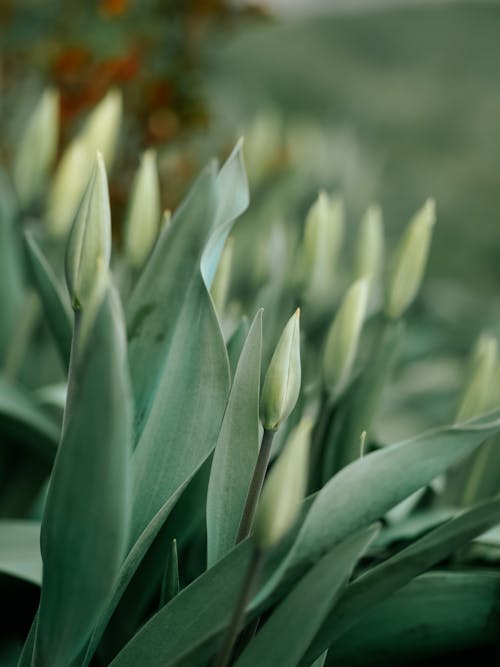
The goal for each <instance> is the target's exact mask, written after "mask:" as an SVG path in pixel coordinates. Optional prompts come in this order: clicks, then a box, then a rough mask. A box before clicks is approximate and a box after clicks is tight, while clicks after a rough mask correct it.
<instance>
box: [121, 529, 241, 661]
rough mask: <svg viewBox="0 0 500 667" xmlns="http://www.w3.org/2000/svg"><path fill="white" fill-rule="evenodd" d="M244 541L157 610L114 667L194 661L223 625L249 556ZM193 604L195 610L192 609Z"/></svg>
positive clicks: (124, 649)
mask: <svg viewBox="0 0 500 667" xmlns="http://www.w3.org/2000/svg"><path fill="white" fill-rule="evenodd" d="M250 553H251V545H250V543H249V541H248V540H247V541H245V542H243V543H242V544H240V545H238V547H236V549H233V550H232V551H231V552H230V553H229V554H228V555H227V556H226V557H225V558H223V559H222V560H221V561H219V562H218V563H217V564H216V565H214V567H211V568H210V569H209V570H207V571H206V572H205V573H204V574H202V575H201V576H200V577H198V579H196V580H195V581H194V582H193V583H192V584H190V585H189V586H188V587H187V588H184V589H183V590H182V591H181V592H180V593H179V594H178V595H176V596H175V598H174V599H173V600H172V601H171V602H169V603H168V604H167V605H165V606H164V607H163V608H162V609H160V611H158V612H157V613H156V614H155V615H154V616H152V617H151V618H150V619H149V621H148V622H147V623H146V624H145V625H144V626H143V627H142V629H141V630H139V632H138V633H137V634H136V635H135V636H134V637H133V638H132V639H131V640H130V642H129V643H128V644H126V646H125V647H124V648H123V649H122V651H121V652H120V653H119V654H118V655H117V656H116V658H115V659H114V660H113V662H112V663H111V664H112V665H113V667H132V665H133V666H134V667H135V666H136V665H148V667H155V666H156V665H158V667H174V665H175V667H180V666H181V665H183V666H184V667H188V665H189V666H191V667H194V666H195V665H198V664H199V660H200V656H201V660H202V661H203V659H204V656H205V655H206V651H207V648H206V647H207V644H210V645H211V644H213V639H214V636H216V635H217V633H220V632H222V631H223V629H224V627H225V626H226V625H227V624H228V623H229V618H230V615H231V613H232V610H233V607H234V605H235V604H236V599H237V596H238V594H239V591H240V587H241V583H242V580H243V577H244V574H245V569H246V567H248V564H249V562H250ZM193 610H196V611H195V613H193Z"/></svg>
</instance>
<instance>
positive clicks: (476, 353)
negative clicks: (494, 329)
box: [457, 333, 498, 422]
mask: <svg viewBox="0 0 500 667" xmlns="http://www.w3.org/2000/svg"><path fill="white" fill-rule="evenodd" d="M497 365H498V341H497V339H496V338H495V336H492V335H491V334H487V333H483V334H481V336H480V337H479V339H478V341H477V343H476V345H475V348H474V350H473V353H472V358H471V364H470V371H469V380H468V382H467V384H466V386H465V389H464V392H463V395H462V399H461V401H460V406H459V409H458V412H457V421H459V422H461V421H465V420H467V419H472V418H473V417H478V416H479V415H481V414H484V413H485V412H487V411H488V410H489V409H490V408H493V407H494V406H493V405H491V397H492V394H493V389H494V381H495V375H496V371H497Z"/></svg>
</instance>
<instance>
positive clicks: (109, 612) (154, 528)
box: [82, 482, 187, 667]
mask: <svg viewBox="0 0 500 667" xmlns="http://www.w3.org/2000/svg"><path fill="white" fill-rule="evenodd" d="M186 486H187V482H186V484H185V485H184V486H183V487H181V488H180V489H179V491H178V493H177V494H175V495H174V496H172V497H171V498H170V500H169V501H167V502H166V503H165V505H163V507H162V509H161V511H160V512H158V514H157V515H156V516H155V518H154V519H153V520H152V521H151V522H150V523H149V525H148V527H147V528H146V530H144V531H143V532H142V534H141V536H140V538H139V539H138V540H137V541H136V543H135V544H134V546H133V547H132V549H131V550H130V552H129V553H128V555H127V557H126V559H125V561H124V563H123V565H122V567H121V568H120V571H119V573H118V578H117V579H116V581H115V582H114V585H113V590H112V592H111V595H110V598H109V600H108V602H107V604H106V606H105V607H104V609H103V610H102V613H101V615H100V616H99V618H98V620H97V622H96V623H95V627H94V631H93V633H92V636H91V638H90V642H89V645H88V647H87V651H86V654H85V659H84V661H83V663H82V665H83V667H86V666H87V665H89V663H90V661H91V659H92V656H93V655H94V653H95V651H96V649H97V647H98V646H99V642H100V641H101V639H102V637H103V634H104V632H105V630H106V627H107V625H108V623H109V621H110V619H111V617H112V616H113V613H114V612H115V610H116V608H117V607H118V604H119V603H120V600H121V599H122V597H123V595H124V593H125V591H126V589H127V587H128V585H129V583H130V582H131V581H132V578H133V576H134V574H135V573H136V572H137V570H138V568H139V565H140V564H141V563H142V561H143V559H144V557H145V555H146V553H147V551H148V549H149V547H150V546H151V545H152V544H153V542H154V540H155V537H156V536H157V535H158V533H159V531H160V529H161V527H162V525H163V524H164V521H165V519H166V517H167V516H168V515H169V513H170V512H171V511H172V509H173V507H174V505H175V503H176V502H177V500H178V498H179V496H180V495H181V493H182V491H184V489H185V488H186Z"/></svg>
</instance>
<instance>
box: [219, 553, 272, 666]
mask: <svg viewBox="0 0 500 667" xmlns="http://www.w3.org/2000/svg"><path fill="white" fill-rule="evenodd" d="M261 562H262V552H261V551H260V549H256V548H254V549H253V552H252V557H251V559H250V563H249V564H248V569H247V572H246V575H245V579H244V580H243V584H242V586H241V590H240V594H239V597H238V601H237V602H236V606H235V608H234V611H233V615H232V617H231V621H230V623H229V626H228V629H227V631H226V634H225V637H224V641H223V643H222V646H221V649H220V651H219V653H218V654H217V657H216V658H215V660H214V662H213V665H212V667H227V665H229V661H230V660H231V656H232V655H233V650H234V645H235V643H236V639H237V638H238V634H239V632H240V629H241V626H242V623H243V619H244V616H245V608H246V606H247V603H248V600H249V599H250V595H251V593H252V588H253V587H254V584H255V580H256V577H257V574H258V571H259V569H260V565H261Z"/></svg>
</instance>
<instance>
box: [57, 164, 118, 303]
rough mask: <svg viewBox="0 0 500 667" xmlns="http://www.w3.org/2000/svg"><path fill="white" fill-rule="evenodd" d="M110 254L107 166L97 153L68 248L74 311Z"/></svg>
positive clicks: (86, 296) (87, 297)
mask: <svg viewBox="0 0 500 667" xmlns="http://www.w3.org/2000/svg"><path fill="white" fill-rule="evenodd" d="M110 255H111V213H110V207H109V195H108V181H107V178H106V168H105V166H104V160H103V158H102V155H101V154H100V153H98V154H97V157H96V161H95V165H94V169H93V171H92V175H91V177H90V181H89V184H88V186H87V189H86V190H85V194H84V195H83V198H82V201H81V203H80V206H79V208H78V211H77V214H76V217H75V220H74V222H73V226H72V227H71V231H70V234H69V238H68V246H67V248H66V281H67V284H68V290H69V293H70V297H71V303H72V305H73V308H74V309H75V310H80V308H85V307H86V304H87V303H88V302H89V300H90V298H91V296H92V293H93V291H94V288H95V285H96V280H97V277H98V275H100V274H101V273H102V272H103V271H106V270H107V268H108V266H109V260H110Z"/></svg>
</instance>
